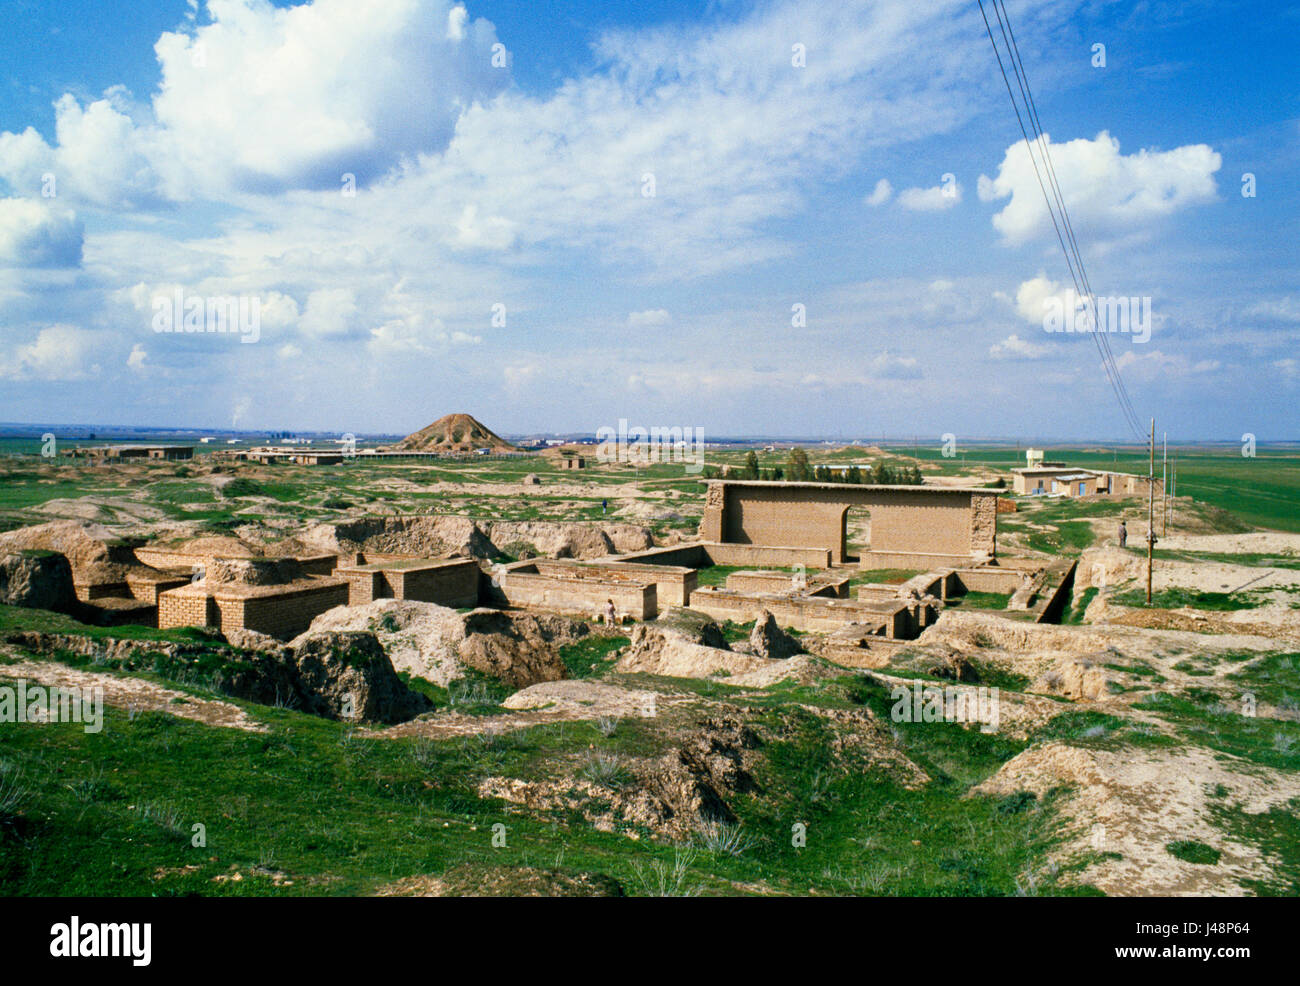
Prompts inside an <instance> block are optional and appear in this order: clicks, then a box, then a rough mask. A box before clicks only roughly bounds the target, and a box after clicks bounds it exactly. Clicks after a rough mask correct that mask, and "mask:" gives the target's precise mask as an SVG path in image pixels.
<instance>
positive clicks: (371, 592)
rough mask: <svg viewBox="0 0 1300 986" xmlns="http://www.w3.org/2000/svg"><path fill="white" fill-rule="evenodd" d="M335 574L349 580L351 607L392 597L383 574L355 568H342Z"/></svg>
mask: <svg viewBox="0 0 1300 986" xmlns="http://www.w3.org/2000/svg"><path fill="white" fill-rule="evenodd" d="M334 574H335V576H337V577H338V578H341V579H346V580H347V583H348V605H349V606H364V605H365V604H366V603H370V602H374V601H375V600H376V599H383V598H384V597H385V596H391V595H392V593H391V592H389V591H388V584H387V582H386V581H385V580H384V573H383V572H377V571H376V572H362V571H358V570H357V569H355V568H352V569H343V568H340V569H338V570H336V571H335V573H334Z"/></svg>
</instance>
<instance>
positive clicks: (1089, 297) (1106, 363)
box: [979, 0, 1142, 437]
mask: <svg viewBox="0 0 1300 986" xmlns="http://www.w3.org/2000/svg"><path fill="white" fill-rule="evenodd" d="M991 3H992V6H993V13H994V16H995V18H996V19H997V21H998V28H999V31H1000V33H1001V34H1002V41H1003V44H1004V45H1005V47H1006V51H1007V61H1008V62H1010V63H1011V68H1012V73H1013V74H1014V75H1015V77H1016V86H1017V88H1019V89H1020V94H1021V99H1022V101H1023V103H1024V107H1025V112H1024V115H1023V116H1022V114H1021V109H1020V107H1021V104H1020V103H1019V102H1017V101H1016V96H1015V93H1014V92H1013V91H1012V88H1011V80H1010V79H1009V78H1008V77H1007V70H1006V65H1005V63H1004V62H1003V60H1002V51H1001V49H999V48H998V43H997V40H996V39H995V38H994V36H993V26H992V24H991V23H990V22H989V18H988V13H987V12H986V11H985V9H984V0H979V8H980V16H981V17H983V19H984V29H985V30H986V31H987V32H988V37H989V43H990V44H991V45H992V46H993V54H994V56H995V57H996V58H997V62H998V71H999V72H1000V73H1001V74H1002V81H1003V83H1004V84H1005V85H1006V88H1007V96H1008V97H1009V98H1010V100H1011V108H1012V110H1013V111H1014V112H1015V114H1016V122H1017V124H1019V126H1020V134H1021V136H1022V137H1023V138H1024V141H1025V150H1026V151H1027V152H1028V154H1029V161H1030V164H1032V165H1033V168H1034V176H1035V178H1037V180H1038V187H1039V190H1040V191H1041V192H1042V193H1043V201H1044V202H1045V203H1046V205H1047V214H1048V217H1049V218H1050V219H1051V220H1052V228H1053V229H1054V230H1055V231H1056V240H1057V242H1058V243H1059V244H1060V246H1061V252H1062V253H1063V254H1064V255H1065V264H1066V267H1067V268H1068V269H1069V271H1070V280H1071V281H1072V282H1073V283H1074V290H1075V293H1076V295H1077V296H1078V297H1080V298H1082V299H1083V300H1084V304H1085V306H1086V312H1087V316H1088V318H1089V320H1090V325H1091V327H1092V328H1093V330H1094V331H1093V332H1092V336H1093V343H1094V344H1095V345H1096V347H1097V352H1098V355H1099V356H1100V357H1101V363H1102V369H1103V370H1104V371H1105V373H1106V379H1107V380H1108V381H1109V383H1110V386H1111V390H1112V391H1113V392H1114V394H1115V399H1116V403H1117V405H1118V407H1119V410H1120V413H1121V415H1122V416H1123V417H1124V419H1125V421H1126V422H1127V424H1128V426H1129V428H1130V430H1131V431H1132V432H1133V434H1134V436H1136V437H1140V436H1141V435H1142V428H1141V425H1140V423H1139V419H1138V416H1137V414H1136V412H1135V411H1134V408H1133V402H1132V400H1131V398H1130V397H1129V394H1128V388H1127V387H1125V386H1124V381H1123V378H1122V377H1121V375H1120V371H1119V365H1118V364H1117V363H1116V361H1115V355H1114V353H1113V352H1112V351H1111V348H1110V341H1109V340H1108V339H1106V337H1105V333H1104V332H1103V331H1100V330H1099V326H1098V325H1097V319H1096V314H1095V313H1096V302H1095V300H1094V296H1093V293H1092V284H1091V281H1090V280H1089V278H1088V274H1087V270H1086V268H1085V267H1084V264H1083V254H1082V253H1081V252H1080V250H1079V244H1078V239H1077V237H1076V236H1075V234H1074V224H1073V223H1072V222H1071V221H1070V216H1069V211H1068V210H1067V209H1066V207H1065V199H1064V196H1063V195H1062V193H1061V187H1060V182H1059V180H1058V178H1057V176H1056V167H1055V165H1054V163H1053V161H1052V157H1051V149H1050V147H1049V145H1048V142H1047V139H1046V137H1045V135H1044V133H1043V128H1042V123H1041V121H1040V119H1039V116H1038V107H1037V104H1036V103H1035V102H1034V98H1033V90H1032V89H1030V87H1029V77H1028V75H1027V74H1026V72H1025V68H1024V62H1023V60H1022V59H1021V58H1020V47H1019V45H1018V44H1017V43H1016V40H1015V32H1014V31H1013V30H1012V29H1011V19H1010V17H1009V16H1008V15H1007V12H1006V5H1005V2H1003V3H1002V5H1001V8H1000V9H999V0H991ZM1026 118H1028V120H1029V125H1028V126H1026V124H1025V120H1026ZM1030 131H1033V133H1034V141H1032V142H1031V140H1030V137H1029V134H1030ZM1034 143H1037V145H1038V148H1039V153H1040V154H1041V156H1042V159H1043V165H1042V168H1041V169H1040V167H1039V162H1038V158H1037V157H1036V156H1035V154H1034ZM1044 174H1046V175H1047V181H1046V182H1044V180H1043V175H1044ZM1049 184H1050V185H1051V188H1052V192H1051V193H1050V194H1049V192H1048V185H1049ZM1053 199H1055V203H1053ZM1058 211H1059V213H1060V216H1059V219H1058V215H1057V213H1058ZM1067 241H1068V245H1067Z"/></svg>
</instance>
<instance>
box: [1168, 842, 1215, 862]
mask: <svg viewBox="0 0 1300 986" xmlns="http://www.w3.org/2000/svg"><path fill="white" fill-rule="evenodd" d="M1165 851H1166V852H1167V853H1169V855H1171V856H1173V857H1174V858H1175V859H1181V860H1182V861H1183V862H1184V863H1199V864H1201V865H1203V866H1213V865H1215V864H1216V863H1218V861H1219V859H1220V858H1221V857H1222V856H1223V854H1222V853H1221V852H1219V850H1217V849H1215V848H1214V847H1213V846H1207V845H1206V844H1205V843H1204V842H1197V841H1196V840H1195V839H1180V840H1178V841H1177V842H1170V843H1168V844H1167V845H1166V846H1165Z"/></svg>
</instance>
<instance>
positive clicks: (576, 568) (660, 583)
mask: <svg viewBox="0 0 1300 986" xmlns="http://www.w3.org/2000/svg"><path fill="white" fill-rule="evenodd" d="M534 564H535V565H536V567H537V571H538V573H540V574H542V575H549V574H552V573H555V574H563V573H565V572H568V573H571V574H572V575H573V577H575V578H594V579H598V580H602V581H607V582H633V583H636V584H639V585H644V584H645V583H647V582H652V583H654V586H655V591H656V595H657V597H658V600H659V605H661V606H685V605H686V602H687V600H688V599H690V597H691V592H692V591H693V590H694V589H695V586H696V584H697V582H698V579H699V576H698V575H696V573H695V569H693V568H686V567H683V566H680V565H646V564H640V563H637V562H624V561H613V562H574V561H568V560H550V559H542V558H539V559H536V560H535V561H534Z"/></svg>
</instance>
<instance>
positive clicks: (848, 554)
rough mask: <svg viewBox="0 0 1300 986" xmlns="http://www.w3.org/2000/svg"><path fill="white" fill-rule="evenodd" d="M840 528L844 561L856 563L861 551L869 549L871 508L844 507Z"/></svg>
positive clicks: (860, 556) (849, 563)
mask: <svg viewBox="0 0 1300 986" xmlns="http://www.w3.org/2000/svg"><path fill="white" fill-rule="evenodd" d="M841 529H842V537H843V541H844V563H845V564H846V565H856V564H857V563H858V561H859V560H860V559H861V558H862V554H863V552H866V551H870V550H871V509H870V508H869V507H862V506H851V507H845V508H844V516H843V518H842V520H841Z"/></svg>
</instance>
